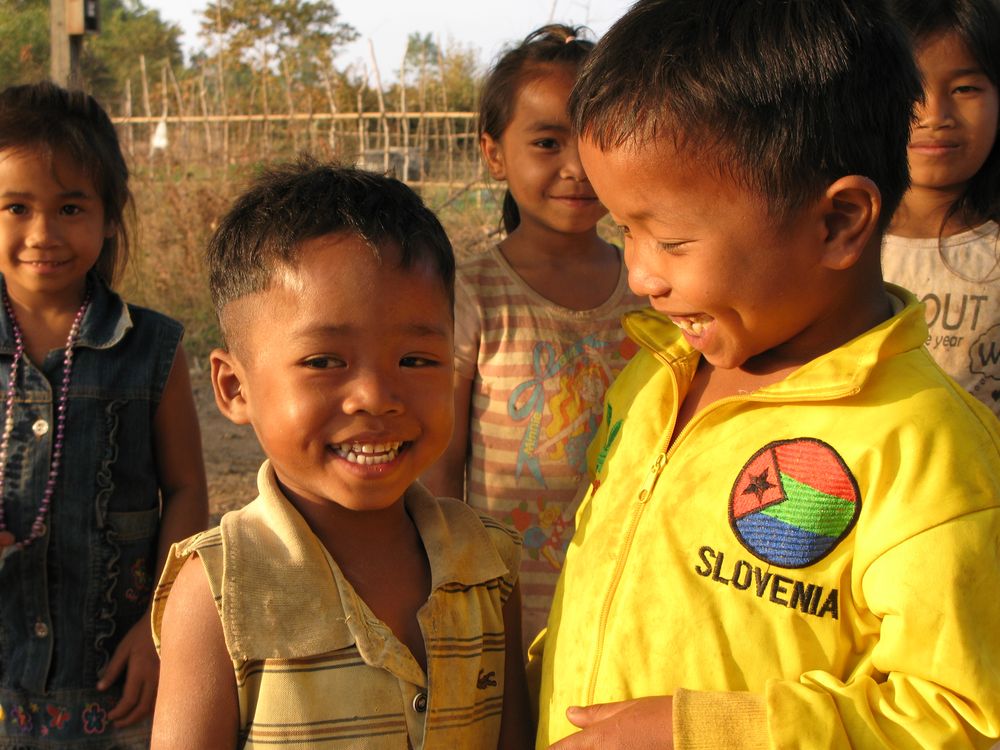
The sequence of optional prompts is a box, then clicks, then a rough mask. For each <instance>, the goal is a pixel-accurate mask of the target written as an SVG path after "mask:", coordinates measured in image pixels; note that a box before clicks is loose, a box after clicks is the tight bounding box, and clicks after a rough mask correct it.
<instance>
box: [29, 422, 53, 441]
mask: <svg viewBox="0 0 1000 750" xmlns="http://www.w3.org/2000/svg"><path fill="white" fill-rule="evenodd" d="M31 431H32V432H33V433H35V437H42V435H44V434H45V433H47V432H48V431H49V423H48V422H46V421H45V420H44V419H39V420H38V421H37V422H35V423H34V424H33V425H31Z"/></svg>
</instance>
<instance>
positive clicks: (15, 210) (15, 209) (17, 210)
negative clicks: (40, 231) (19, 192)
mask: <svg viewBox="0 0 1000 750" xmlns="http://www.w3.org/2000/svg"><path fill="white" fill-rule="evenodd" d="M27 210H28V207H27V206H25V205H24V204H23V203H9V204H7V205H6V206H4V211H7V212H8V213H12V214H14V215H15V216H20V215H21V214H23V213H25V212H27Z"/></svg>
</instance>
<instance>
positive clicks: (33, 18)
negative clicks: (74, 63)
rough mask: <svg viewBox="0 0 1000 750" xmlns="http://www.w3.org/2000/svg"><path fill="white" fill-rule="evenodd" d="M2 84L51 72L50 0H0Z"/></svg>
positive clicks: (0, 83) (0, 77)
mask: <svg viewBox="0 0 1000 750" xmlns="http://www.w3.org/2000/svg"><path fill="white" fill-rule="evenodd" d="M0 39H2V40H3V43H2V44H0V88H6V87H7V86H12V85H14V84H18V83H29V82H31V81H37V80H39V79H40V78H45V77H47V76H48V73H49V4H48V0H0Z"/></svg>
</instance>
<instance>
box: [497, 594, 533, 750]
mask: <svg viewBox="0 0 1000 750" xmlns="http://www.w3.org/2000/svg"><path fill="white" fill-rule="evenodd" d="M503 625H504V640H505V643H506V651H505V653H504V683H503V716H502V718H501V721H500V744H499V745H498V746H497V747H498V748H499V750H521V749H522V748H526V747H531V745H532V740H533V736H534V728H533V727H532V725H531V724H532V722H531V709H530V707H529V705H528V685H527V680H526V678H525V675H524V656H523V654H522V653H521V585H520V584H519V583H518V584H514V589H513V590H512V591H511V592H510V596H509V597H508V598H507V601H506V602H505V603H504V605H503Z"/></svg>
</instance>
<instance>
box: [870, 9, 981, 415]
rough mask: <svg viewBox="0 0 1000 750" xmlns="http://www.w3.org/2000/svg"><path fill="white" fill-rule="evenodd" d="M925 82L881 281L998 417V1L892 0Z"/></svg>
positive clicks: (950, 368) (949, 367) (951, 369)
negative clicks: (916, 313)
mask: <svg viewBox="0 0 1000 750" xmlns="http://www.w3.org/2000/svg"><path fill="white" fill-rule="evenodd" d="M893 6H894V11H895V13H896V15H897V17H898V18H899V19H900V20H901V21H902V22H903V25H904V26H905V27H906V28H907V30H908V31H909V32H910V34H911V36H912V39H913V45H914V51H915V53H916V59H917V64H918V65H919V67H920V72H921V73H922V74H923V78H924V101H923V102H922V103H921V104H919V105H918V107H917V119H916V121H915V122H914V125H913V129H912V132H911V135H910V146H909V150H908V153H909V162H910V178H911V185H910V189H909V191H908V192H907V193H906V195H905V196H904V198H903V202H902V204H901V205H900V207H899V210H898V211H897V212H896V214H895V215H894V216H893V218H892V221H891V223H890V225H889V233H888V234H887V235H886V238H885V242H884V244H883V252H882V262H883V270H884V275H885V278H886V280H888V281H891V282H893V283H896V284H899V285H901V286H904V287H907V288H909V289H911V290H913V291H914V292H915V293H916V294H917V296H918V297H920V298H921V299H922V300H923V301H924V303H925V305H926V307H927V322H928V325H929V327H930V335H929V336H928V338H927V347H928V349H930V351H931V353H932V354H933V355H934V357H935V359H937V361H938V363H939V364H940V365H941V366H942V367H943V368H944V369H945V371H946V372H947V373H948V374H949V375H951V376H952V377H953V378H954V379H955V380H956V381H958V382H959V383H960V384H961V385H962V386H963V387H965V388H966V389H968V390H969V391H970V392H971V393H973V394H974V395H975V396H976V397H978V398H979V399H980V400H981V401H983V402H984V403H985V404H986V405H987V406H989V407H990V408H992V409H993V412H994V413H995V414H997V415H998V416H1000V226H998V224H997V219H998V218H1000V147H998V146H997V141H998V139H997V127H998V97H997V84H998V81H1000V3H998V1H997V0H894V2H893Z"/></svg>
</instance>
